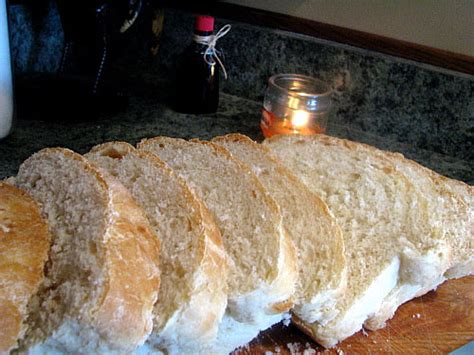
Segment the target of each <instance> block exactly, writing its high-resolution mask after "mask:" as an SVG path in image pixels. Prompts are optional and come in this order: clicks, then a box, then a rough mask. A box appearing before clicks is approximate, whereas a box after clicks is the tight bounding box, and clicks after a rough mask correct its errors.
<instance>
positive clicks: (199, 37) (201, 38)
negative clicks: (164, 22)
mask: <svg viewBox="0 0 474 355" xmlns="http://www.w3.org/2000/svg"><path fill="white" fill-rule="evenodd" d="M213 34H214V31H199V30H194V35H193V41H194V42H196V43H199V42H201V43H200V44H202V42H208V41H210V40H211V37H212V35H213Z"/></svg>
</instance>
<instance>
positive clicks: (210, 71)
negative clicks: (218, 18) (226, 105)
mask: <svg viewBox="0 0 474 355" xmlns="http://www.w3.org/2000/svg"><path fill="white" fill-rule="evenodd" d="M213 33H214V18H213V17H210V16H197V17H196V22H195V25H194V36H193V42H192V43H191V45H190V46H189V47H188V48H187V49H186V50H185V52H184V53H183V57H182V61H181V63H180V66H179V68H178V73H177V90H176V93H177V95H176V109H177V110H178V111H179V112H184V113H195V114H199V113H213V112H216V111H217V106H218V105H219V66H218V65H217V63H215V64H209V63H208V62H211V61H213V60H212V58H210V57H209V56H208V58H209V60H208V62H206V60H204V53H205V51H206V49H207V48H208V45H207V44H205V43H206V41H209V40H210V39H211V36H212V35H213Z"/></svg>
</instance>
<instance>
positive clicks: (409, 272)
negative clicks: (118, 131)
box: [265, 135, 451, 346]
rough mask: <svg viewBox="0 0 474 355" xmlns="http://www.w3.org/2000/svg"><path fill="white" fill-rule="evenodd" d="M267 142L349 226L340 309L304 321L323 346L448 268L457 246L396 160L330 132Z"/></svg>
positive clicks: (345, 229) (433, 280)
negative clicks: (317, 319) (446, 236)
mask: <svg viewBox="0 0 474 355" xmlns="http://www.w3.org/2000/svg"><path fill="white" fill-rule="evenodd" d="M265 144H266V145H267V146H268V147H269V148H270V149H271V150H272V151H273V152H274V153H275V155H276V156H278V157H279V158H281V161H282V162H283V163H284V164H285V165H287V167H289V168H290V169H291V170H292V171H293V172H294V173H295V174H296V175H298V176H299V177H300V178H301V179H302V180H303V182H304V183H305V184H306V185H307V186H308V187H309V188H310V189H311V190H312V191H314V192H316V193H319V194H320V195H321V197H322V198H323V200H325V201H326V203H327V204H328V206H329V208H330V210H331V211H332V212H333V213H334V215H335V217H336V221H337V222H338V224H339V225H340V226H341V228H342V230H343V236H344V241H345V248H346V249H345V250H346V260H347V261H348V263H349V265H348V266H349V278H348V285H347V292H346V294H345V295H344V297H343V298H341V299H340V300H339V301H338V303H337V304H336V308H337V309H338V310H339V314H338V316H337V317H336V318H335V319H333V320H331V321H330V322H328V323H327V324H324V323H321V322H319V323H305V324H304V330H306V331H307V332H309V333H310V334H311V335H312V336H313V337H314V338H316V339H317V341H318V342H320V343H321V344H322V345H324V346H333V345H335V344H336V343H337V342H338V341H341V340H343V339H345V338H347V337H348V336H350V335H351V334H353V333H354V332H356V331H357V330H359V329H361V327H362V324H363V323H364V322H365V321H366V320H367V318H369V317H370V316H371V315H373V314H375V313H376V312H377V311H378V310H379V309H380V307H381V306H382V304H383V301H384V299H385V298H386V297H387V296H389V295H390V294H391V292H395V291H396V290H397V289H400V288H402V289H403V290H405V288H407V289H410V288H413V289H414V290H415V291H414V292H417V291H418V290H421V289H423V288H424V287H428V286H429V285H432V284H434V283H436V282H437V280H438V279H439V277H440V275H442V274H443V273H444V271H445V270H446V269H447V267H448V266H449V262H450V255H451V248H450V245H449V244H448V243H446V241H445V239H444V235H443V233H442V231H441V230H440V229H439V228H438V226H437V225H436V224H434V223H431V222H432V220H431V219H430V218H429V209H428V207H427V206H428V200H427V199H426V198H424V197H423V195H422V194H421V193H420V192H419V191H418V190H417V189H416V188H415V186H414V185H413V184H412V183H410V181H409V180H408V179H407V178H406V177H405V176H404V175H403V174H401V173H400V172H399V171H398V170H397V169H395V167H394V166H393V164H390V163H389V162H387V161H386V160H385V159H381V158H379V157H376V156H374V155H370V154H367V152H366V151H363V150H360V149H358V147H357V145H356V144H355V143H353V142H350V141H346V140H341V139H336V138H332V137H328V136H324V135H315V136H309V137H301V136H276V137H272V138H271V139H268V140H266V141H265ZM412 291H413V290H410V292H412ZM397 299H398V296H397V297H395V301H396V300H397ZM297 322H298V321H297ZM298 323H299V324H300V325H301V322H298Z"/></svg>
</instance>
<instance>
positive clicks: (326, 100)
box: [260, 74, 332, 138]
mask: <svg viewBox="0 0 474 355" xmlns="http://www.w3.org/2000/svg"><path fill="white" fill-rule="evenodd" d="M331 94H332V89H331V87H330V86H329V85H328V84H327V83H325V82H323V81H321V80H318V79H315V78H312V77H310V76H306V75H299V74H277V75H274V76H272V77H270V79H269V80H268V87H267V90H266V92H265V98H264V100H263V110H262V119H261V121H260V128H261V129H262V132H263V135H264V136H265V137H267V138H268V137H271V136H273V135H275V134H303V135H310V134H317V133H324V132H325V131H326V126H327V119H328V113H329V110H330V108H331Z"/></svg>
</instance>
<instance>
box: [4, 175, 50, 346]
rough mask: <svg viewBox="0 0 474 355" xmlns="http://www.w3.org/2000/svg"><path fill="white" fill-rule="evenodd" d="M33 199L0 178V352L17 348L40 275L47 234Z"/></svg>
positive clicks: (47, 243)
mask: <svg viewBox="0 0 474 355" xmlns="http://www.w3.org/2000/svg"><path fill="white" fill-rule="evenodd" d="M40 213H41V212H40V210H39V207H38V205H37V204H36V202H35V201H34V200H33V199H32V198H31V197H30V196H28V195H27V194H26V193H25V192H24V191H22V190H20V189H17V188H16V187H14V186H11V185H9V184H7V183H4V182H0V315H1V317H0V329H1V331H0V354H7V353H9V352H10V351H11V350H13V349H15V348H17V346H18V340H19V339H21V338H23V335H24V334H25V331H26V322H25V320H26V317H27V315H28V312H27V305H28V303H29V301H30V299H31V298H32V296H33V295H34V294H35V293H36V292H37V291H38V288H39V285H40V283H41V281H42V280H43V278H44V272H43V269H44V265H45V263H46V261H47V260H48V252H49V247H50V243H51V235H50V233H49V230H48V225H47V224H46V221H45V220H44V219H43V218H42V217H41V214H40Z"/></svg>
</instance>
